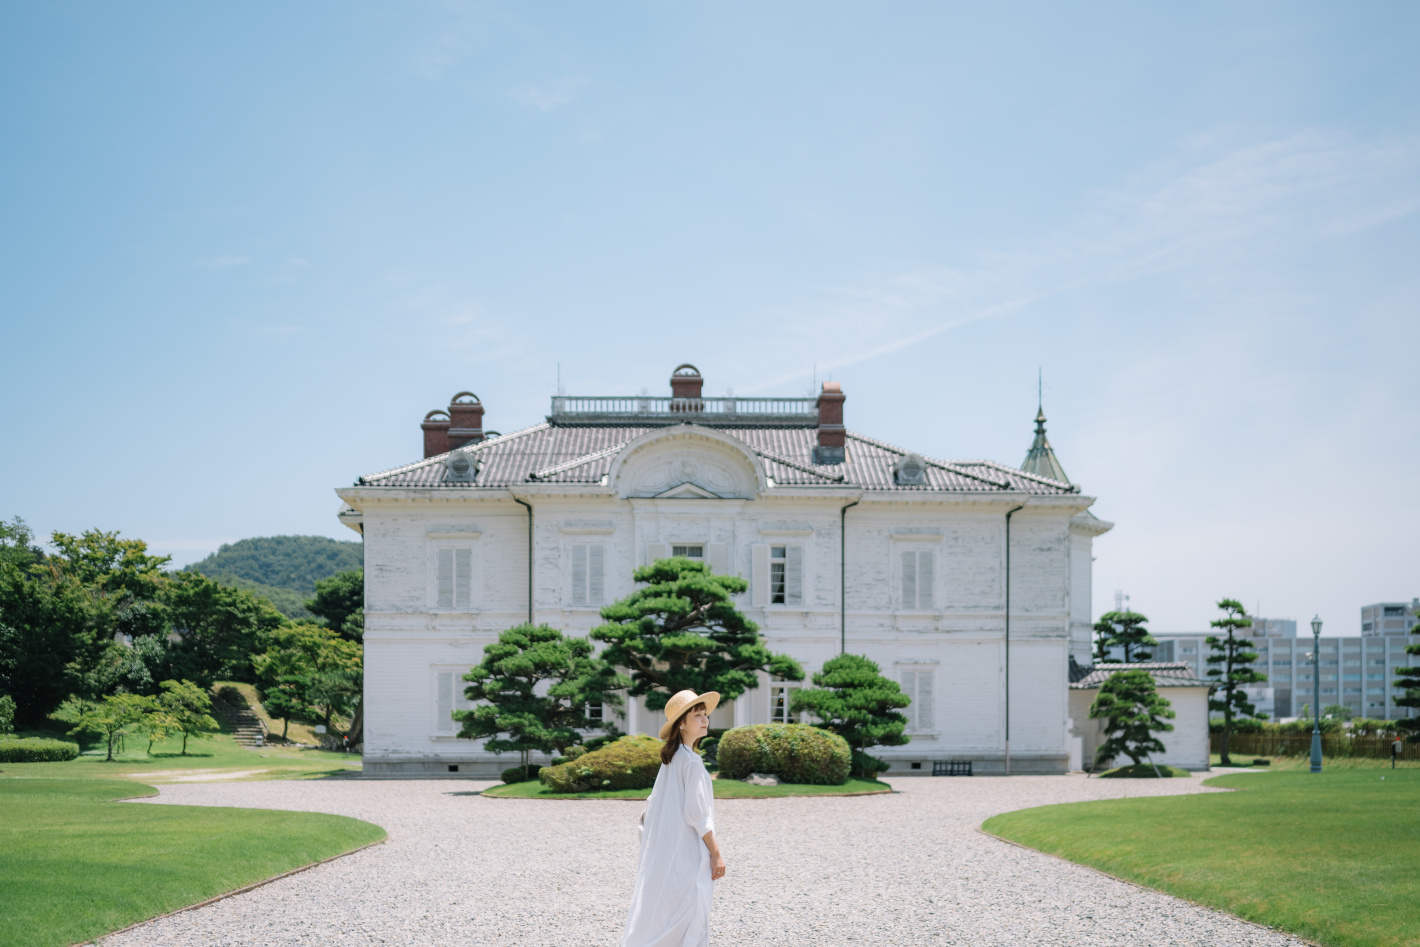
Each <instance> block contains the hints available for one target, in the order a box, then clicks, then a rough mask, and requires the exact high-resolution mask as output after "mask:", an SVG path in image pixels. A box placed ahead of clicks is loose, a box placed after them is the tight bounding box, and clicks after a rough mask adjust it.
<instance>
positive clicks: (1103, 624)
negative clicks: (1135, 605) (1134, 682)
mask: <svg viewBox="0 0 1420 947" xmlns="http://www.w3.org/2000/svg"><path fill="white" fill-rule="evenodd" d="M1148 621H1149V619H1147V618H1145V617H1144V616H1143V615H1141V614H1139V613H1138V612H1131V611H1123V612H1105V613H1104V614H1103V615H1101V616H1100V620H1099V621H1097V622H1096V623H1095V631H1096V632H1097V633H1098V635H1099V638H1098V639H1096V645H1095V647H1096V649H1097V652H1096V653H1097V654H1098V655H1099V656H1100V660H1101V663H1103V662H1104V661H1106V660H1108V658H1107V655H1108V653H1109V649H1110V648H1114V647H1119V648H1123V649H1124V663H1125V664H1130V663H1133V662H1134V661H1147V660H1149V658H1150V657H1151V656H1152V655H1153V649H1154V648H1157V647H1158V646H1159V643H1158V642H1157V641H1155V640H1154V636H1153V635H1151V634H1149V630H1148V629H1147V628H1145V627H1144V625H1145V624H1147V623H1148Z"/></svg>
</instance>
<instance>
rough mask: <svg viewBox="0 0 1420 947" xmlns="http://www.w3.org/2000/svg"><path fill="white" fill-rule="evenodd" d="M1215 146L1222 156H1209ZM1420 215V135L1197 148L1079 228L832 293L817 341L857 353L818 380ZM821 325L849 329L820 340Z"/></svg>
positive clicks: (798, 327) (773, 381)
mask: <svg viewBox="0 0 1420 947" xmlns="http://www.w3.org/2000/svg"><path fill="white" fill-rule="evenodd" d="M1208 148H1212V149H1214V152H1213V153H1212V154H1206V153H1199V152H1200V151H1204V150H1206V149H1208ZM1417 209H1420V140H1416V139H1413V138H1410V139H1404V140H1395V141H1387V142H1380V143H1374V142H1363V141H1356V140H1354V139H1352V138H1351V137H1349V136H1346V135H1341V134H1335V133H1326V132H1322V131H1317V130H1308V131H1305V132H1302V133H1299V134H1296V135H1291V136H1288V137H1285V138H1279V139H1275V140H1270V141H1263V142H1254V143H1249V144H1244V145H1241V146H1236V147H1233V148H1231V149H1228V150H1222V151H1221V153H1218V148H1217V142H1206V143H1203V142H1196V143H1194V144H1193V145H1192V146H1191V148H1190V149H1189V150H1188V151H1186V152H1185V153H1184V154H1183V155H1181V156H1179V157H1177V158H1175V159H1173V160H1172V161H1170V162H1167V163H1161V164H1159V165H1157V166H1155V167H1153V168H1150V169H1148V170H1147V171H1145V172H1144V173H1141V174H1140V175H1138V176H1136V177H1135V178H1134V179H1132V180H1130V181H1128V182H1126V183H1124V184H1123V185H1122V186H1120V187H1118V188H1116V189H1112V190H1109V191H1104V192H1101V193H1100V194H1098V195H1097V196H1096V198H1095V200H1094V201H1093V204H1092V207H1091V208H1090V210H1089V211H1088V212H1087V213H1086V214H1084V215H1083V216H1082V217H1081V219H1079V220H1077V221H1076V222H1075V223H1074V224H1072V225H1070V226H1069V227H1066V228H1064V229H1062V230H1061V231H1059V232H1057V233H1055V234H1053V235H1051V236H1049V237H1047V238H1044V239H1041V240H1039V241H1037V242H1035V243H1034V244H1032V245H1026V246H1022V247H1019V248H1016V249H1013V250H1008V251H1004V252H999V253H994V254H982V255H980V256H979V257H978V258H977V259H976V260H974V261H972V262H971V263H970V264H968V265H965V266H961V267H947V266H944V267H937V268H928V269H922V270H916V271H911V272H906V273H902V274H898V275H895V276H892V277H886V278H884V279H882V280H880V281H878V282H877V283H875V284H868V285H860V286H845V287H836V288H834V289H833V290H831V298H832V300H833V302H832V303H831V304H830V306H829V307H828V308H829V311H828V312H824V311H822V310H820V311H818V312H815V313H814V314H813V316H812V320H813V324H814V334H815V335H816V336H818V337H824V336H828V337H837V338H842V339H849V340H855V342H854V346H853V350H852V351H851V354H850V353H849V352H844V353H842V354H839V355H838V356H837V357H833V356H832V355H830V357H828V358H827V359H825V358H823V357H822V356H820V360H819V361H818V371H819V373H820V374H823V373H825V372H830V371H837V370H841V369H844V368H847V367H849V366H853V365H858V364H862V363H864V362H868V361H871V360H873V359H877V358H881V357H882V356H884V355H888V354H891V353H893V352H897V351H901V350H903V349H905V348H908V347H911V346H913V345H916V344H919V343H921V342H923V341H924V340H926V339H929V338H932V337H933V336H936V335H940V334H941V333H944V332H948V331H950V330H952V329H956V328H960V327H962V326H965V325H968V324H970V323H973V322H978V321H981V320H984V319H996V318H1002V317H1006V316H1009V315H1012V314H1014V313H1017V312H1020V311H1022V310H1024V309H1027V308H1029V307H1031V306H1033V305H1035V304H1037V303H1039V302H1042V301H1044V300H1047V299H1050V298H1052V297H1056V296H1060V295H1062V294H1065V293H1068V292H1071V291H1073V290H1076V289H1079V288H1082V287H1089V286H1107V285H1111V284H1117V283H1123V282H1128V281H1132V280H1137V279H1142V278H1146V277H1150V276H1155V275H1159V274H1163V273H1168V272H1176V271H1183V270H1188V269H1194V268H1204V267H1210V266H1227V265H1232V264H1236V263H1239V262H1242V261H1245V260H1247V259H1255V258H1257V257H1259V256H1263V255H1266V254H1268V253H1270V252H1275V251H1276V250H1277V249H1279V248H1281V247H1283V246H1286V245H1294V244H1296V243H1297V242H1299V241H1306V240H1315V239H1319V238H1326V237H1330V236H1335V235H1341V234H1350V233H1356V232H1358V231H1360V230H1365V229H1368V228H1371V227H1376V226H1379V225H1381V224H1384V223H1387V222H1389V221H1393V220H1396V219H1399V218H1401V217H1404V216H1406V215H1409V214H1413V213H1415V212H1416V210H1417ZM825 319H827V320H828V321H829V322H834V323H837V324H838V325H840V326H841V327H842V331H841V332H840V333H837V334H836V335H835V334H833V333H826V332H824V331H823V330H824V322H825ZM790 321H791V323H793V324H794V326H795V328H794V331H795V332H796V333H799V332H803V331H807V329H806V323H807V322H808V319H807V318H801V319H798V320H790ZM923 323H925V325H924V324H923ZM884 338H886V341H882V342H879V343H878V344H867V343H870V340H873V339H884ZM807 374H808V372H807V371H804V370H799V371H796V372H793V373H787V374H784V375H780V376H778V377H773V378H765V379H764V380H763V381H762V382H760V383H758V384H756V385H755V386H754V387H755V390H770V389H773V388H775V387H778V386H781V385H785V384H787V383H791V382H794V381H798V380H801V379H803V378H804V377H806V376H807Z"/></svg>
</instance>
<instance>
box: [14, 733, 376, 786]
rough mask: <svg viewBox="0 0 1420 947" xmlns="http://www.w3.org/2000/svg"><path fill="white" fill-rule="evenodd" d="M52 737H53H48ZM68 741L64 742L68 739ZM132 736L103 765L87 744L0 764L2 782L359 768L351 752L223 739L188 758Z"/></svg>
mask: <svg viewBox="0 0 1420 947" xmlns="http://www.w3.org/2000/svg"><path fill="white" fill-rule="evenodd" d="M46 735H47V736H55V734H46ZM66 739H67V738H66ZM147 746H148V741H147V739H145V738H140V737H137V736H130V737H129V738H128V740H127V745H126V748H125V750H124V752H123V753H121V754H117V753H116V754H114V761H113V762H112V763H108V762H105V761H104V754H105V745H104V744H103V743H96V744H95V743H91V744H89V745H88V746H87V747H86V748H85V749H84V752H83V753H82V754H80V756H79V758H78V759H77V760H72V761H70V762H67V763H0V779H3V778H4V777H6V776H18V777H22V778H23V777H31V778H32V777H54V778H59V779H112V778H114V777H115V776H121V777H125V778H134V779H137V780H140V781H142V782H147V783H163V782H194V781H206V780H209V779H222V780H229V779H232V778H233V777H234V774H236V775H235V778H238V779H309V778H311V777H316V776H326V775H330V774H332V773H340V772H345V771H347V770H357V771H358V770H359V769H360V757H359V756H357V755H355V754H353V753H351V754H346V753H327V752H326V751H324V750H303V749H299V748H296V747H283V746H264V747H246V746H242V745H241V744H239V743H237V742H236V741H235V740H233V739H232V738H231V737H229V736H227V735H226V734H220V733H219V734H216V735H214V736H213V737H212V738H211V739H209V740H192V739H189V740H188V741H187V755H186V756H181V755H179V752H178V751H179V750H180V749H181V748H182V741H181V740H168V741H166V742H161V743H155V744H154V745H153V755H152V756H149V755H148V754H147V752H145V751H146V748H147Z"/></svg>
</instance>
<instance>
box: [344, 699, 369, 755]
mask: <svg viewBox="0 0 1420 947" xmlns="http://www.w3.org/2000/svg"><path fill="white" fill-rule="evenodd" d="M364 729H365V698H364V697H363V696H361V698H360V700H359V702H358V703H356V704H355V717H354V719H352V720H351V721H350V732H349V733H347V734H346V736H347V737H349V738H350V746H351V747H352V748H353V747H354V746H355V744H357V743H359V742H360V735H361V732H362V731H363V730H364Z"/></svg>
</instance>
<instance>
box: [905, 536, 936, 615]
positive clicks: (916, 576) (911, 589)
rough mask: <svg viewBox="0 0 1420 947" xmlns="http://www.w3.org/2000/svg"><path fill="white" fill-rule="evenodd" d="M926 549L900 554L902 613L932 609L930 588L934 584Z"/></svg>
mask: <svg viewBox="0 0 1420 947" xmlns="http://www.w3.org/2000/svg"><path fill="white" fill-rule="evenodd" d="M934 558H935V556H934V555H933V553H932V551H931V550H928V549H908V550H904V551H903V553H902V608H903V610H904V611H909V612H917V611H929V610H930V609H931V608H932V607H933V604H932V587H933V585H935V583H936V579H935V575H934V569H933V560H934Z"/></svg>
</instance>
